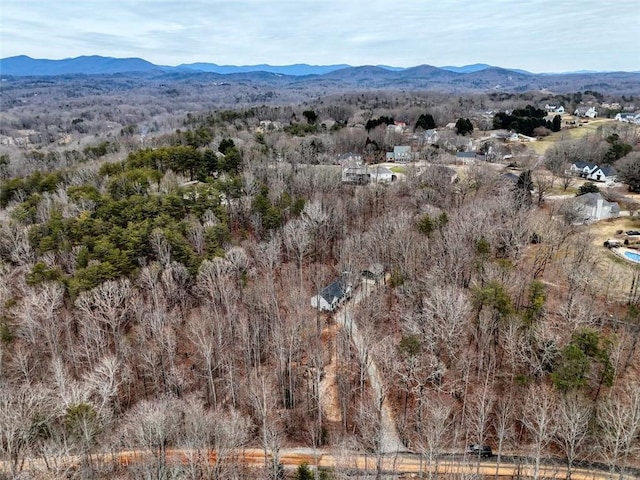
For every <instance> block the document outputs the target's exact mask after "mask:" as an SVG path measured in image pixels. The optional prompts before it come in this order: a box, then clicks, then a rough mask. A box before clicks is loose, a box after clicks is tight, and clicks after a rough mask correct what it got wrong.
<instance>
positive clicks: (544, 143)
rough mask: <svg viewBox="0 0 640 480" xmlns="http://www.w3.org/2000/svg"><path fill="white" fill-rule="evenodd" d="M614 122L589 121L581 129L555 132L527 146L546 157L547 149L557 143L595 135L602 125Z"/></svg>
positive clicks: (610, 120) (566, 118)
mask: <svg viewBox="0 0 640 480" xmlns="http://www.w3.org/2000/svg"><path fill="white" fill-rule="evenodd" d="M572 119H573V117H563V120H572ZM576 120H578V119H576ZM613 122H615V120H612V119H610V118H602V119H598V120H589V123H585V124H583V125H582V126H581V127H575V128H569V129H566V130H561V131H559V132H553V133H552V134H551V135H549V136H548V137H544V138H542V139H540V140H538V141H537V142H532V143H529V144H527V146H528V147H529V148H531V149H532V150H533V151H534V152H535V153H536V154H538V155H544V154H545V152H546V151H547V149H548V148H549V147H551V145H553V144H554V143H555V142H558V141H561V140H577V139H579V138H582V137H585V136H587V135H588V134H590V133H591V134H594V133H596V130H598V128H599V127H601V126H602V125H607V124H609V123H613Z"/></svg>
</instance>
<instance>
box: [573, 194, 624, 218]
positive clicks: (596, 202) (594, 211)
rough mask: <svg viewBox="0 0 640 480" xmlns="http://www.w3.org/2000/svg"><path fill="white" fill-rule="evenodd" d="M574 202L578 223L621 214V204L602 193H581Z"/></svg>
mask: <svg viewBox="0 0 640 480" xmlns="http://www.w3.org/2000/svg"><path fill="white" fill-rule="evenodd" d="M574 202H575V204H576V207H577V213H578V219H577V220H578V221H577V222H576V223H591V222H597V221H598V220H604V219H607V218H616V217H619V216H620V206H619V205H618V204H617V203H616V202H608V201H606V200H605V199H604V198H603V197H602V195H601V194H600V193H587V194H585V195H580V196H579V197H577V198H576V199H575V200H574Z"/></svg>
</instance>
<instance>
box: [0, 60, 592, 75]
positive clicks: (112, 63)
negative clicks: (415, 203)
mask: <svg viewBox="0 0 640 480" xmlns="http://www.w3.org/2000/svg"><path fill="white" fill-rule="evenodd" d="M376 67H378V68H380V69H381V70H386V71H392V72H399V71H407V70H412V69H416V68H423V67H425V66H422V65H421V66H419V67H408V68H402V67H391V66H388V65H376ZM345 68H365V67H352V66H351V65H347V64H337V65H308V64H306V63H298V64H294V65H280V66H279V65H268V64H260V65H218V64H215V63H189V64H181V65H178V66H175V67H171V66H166V65H156V64H154V63H151V62H148V61H147V60H144V59H142V58H113V57H102V56H98V55H90V56H81V57H75V58H65V59H63V60H48V59H35V58H31V57H28V56H26V55H19V56H15V57H7V58H3V59H0V74H2V75H12V76H51V75H73V74H85V75H96V74H113V73H131V72H170V71H191V72H209V73H219V74H230V73H248V72H269V73H276V74H280V75H293V76H302V75H325V74H327V73H331V72H334V71H336V70H342V69H345ZM366 68H371V67H366ZM429 68H439V69H440V70H445V71H448V72H454V73H462V74H464V73H475V72H480V71H482V70H487V69H491V68H500V67H494V66H492V65H487V64H486V63H475V64H473V65H465V66H462V67H456V66H444V67H431V66H429ZM505 70H509V71H513V72H516V73H520V74H527V75H532V74H531V73H530V72H527V71H525V70H519V69H505ZM379 72H380V71H379ZM431 73H433V72H431ZM569 73H598V72H595V71H591V70H583V71H580V72H569Z"/></svg>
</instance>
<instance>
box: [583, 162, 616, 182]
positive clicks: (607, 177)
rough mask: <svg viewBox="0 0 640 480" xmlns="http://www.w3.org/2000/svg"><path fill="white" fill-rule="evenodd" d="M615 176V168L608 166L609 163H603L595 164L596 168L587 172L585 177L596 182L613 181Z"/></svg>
mask: <svg viewBox="0 0 640 480" xmlns="http://www.w3.org/2000/svg"><path fill="white" fill-rule="evenodd" d="M616 176H617V172H616V170H615V168H613V167H610V166H609V165H605V166H603V167H599V166H597V165H596V168H594V169H593V170H592V171H591V172H589V173H588V174H587V179H589V180H594V181H596V182H615V181H616Z"/></svg>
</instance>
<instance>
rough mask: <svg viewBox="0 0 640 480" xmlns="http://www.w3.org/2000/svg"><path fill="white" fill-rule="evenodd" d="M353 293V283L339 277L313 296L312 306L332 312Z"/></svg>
mask: <svg viewBox="0 0 640 480" xmlns="http://www.w3.org/2000/svg"><path fill="white" fill-rule="evenodd" d="M350 295H351V285H346V284H345V283H344V282H343V281H342V279H338V280H336V281H334V282H333V283H331V284H330V285H329V286H327V287H325V288H324V289H323V290H322V291H320V292H319V293H318V294H317V295H314V296H313V297H311V306H312V307H313V308H316V309H318V310H320V311H325V312H332V311H334V310H335V309H336V308H337V307H338V306H339V305H340V304H341V303H342V302H344V301H345V300H346V299H347V298H349V296H350Z"/></svg>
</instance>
